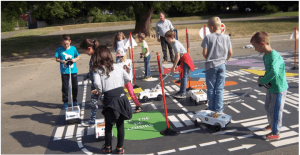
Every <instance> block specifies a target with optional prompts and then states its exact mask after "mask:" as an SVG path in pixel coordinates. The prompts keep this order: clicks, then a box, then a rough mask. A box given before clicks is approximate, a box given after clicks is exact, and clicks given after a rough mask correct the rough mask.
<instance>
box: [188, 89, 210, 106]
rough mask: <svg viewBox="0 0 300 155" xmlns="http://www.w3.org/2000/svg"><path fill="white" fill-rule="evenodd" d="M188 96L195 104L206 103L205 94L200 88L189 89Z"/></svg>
mask: <svg viewBox="0 0 300 155" xmlns="http://www.w3.org/2000/svg"><path fill="white" fill-rule="evenodd" d="M189 96H190V100H191V101H194V102H195V105H197V104H199V103H200V102H203V103H205V104H206V103H207V94H206V93H205V92H204V91H203V90H202V89H197V90H190V91H189Z"/></svg>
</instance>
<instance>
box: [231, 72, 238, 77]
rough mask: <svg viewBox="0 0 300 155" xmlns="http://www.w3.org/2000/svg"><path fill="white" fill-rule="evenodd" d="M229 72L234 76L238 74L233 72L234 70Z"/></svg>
mask: <svg viewBox="0 0 300 155" xmlns="http://www.w3.org/2000/svg"><path fill="white" fill-rule="evenodd" d="M230 74H232V75H234V76H239V75H238V74H236V73H234V72H230Z"/></svg>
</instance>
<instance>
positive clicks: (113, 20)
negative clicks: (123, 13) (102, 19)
mask: <svg viewBox="0 0 300 155" xmlns="http://www.w3.org/2000/svg"><path fill="white" fill-rule="evenodd" d="M116 21H118V17H117V16H115V15H109V16H108V17H107V18H106V22H116Z"/></svg>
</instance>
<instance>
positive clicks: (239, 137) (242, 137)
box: [237, 134, 254, 139]
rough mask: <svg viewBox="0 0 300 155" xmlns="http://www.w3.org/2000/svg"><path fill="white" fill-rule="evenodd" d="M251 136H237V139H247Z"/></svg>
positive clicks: (251, 135)
mask: <svg viewBox="0 0 300 155" xmlns="http://www.w3.org/2000/svg"><path fill="white" fill-rule="evenodd" d="M253 136H254V135H253V134H249V135H243V136H238V137H237V138H238V139H244V138H249V137H253Z"/></svg>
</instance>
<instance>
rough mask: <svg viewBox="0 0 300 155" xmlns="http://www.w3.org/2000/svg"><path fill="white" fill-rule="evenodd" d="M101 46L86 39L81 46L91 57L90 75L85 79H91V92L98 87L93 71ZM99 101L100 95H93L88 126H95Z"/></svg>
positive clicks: (95, 40) (94, 41)
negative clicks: (96, 55)
mask: <svg viewBox="0 0 300 155" xmlns="http://www.w3.org/2000/svg"><path fill="white" fill-rule="evenodd" d="M98 46H99V42H98V41H97V39H94V40H91V39H84V40H82V42H81V44H80V48H81V49H82V50H83V52H84V53H85V54H87V55H89V56H91V59H90V62H89V73H88V74H87V75H86V76H85V77H84V80H86V79H90V80H91V81H92V84H91V91H93V90H96V87H95V85H94V79H93V71H92V65H93V58H94V56H93V55H94V53H95V49H96V48H97V47H98ZM98 99H99V95H98V93H91V106H92V110H91V119H90V120H89V121H88V124H95V119H96V114H97V110H98V104H97V102H98Z"/></svg>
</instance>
